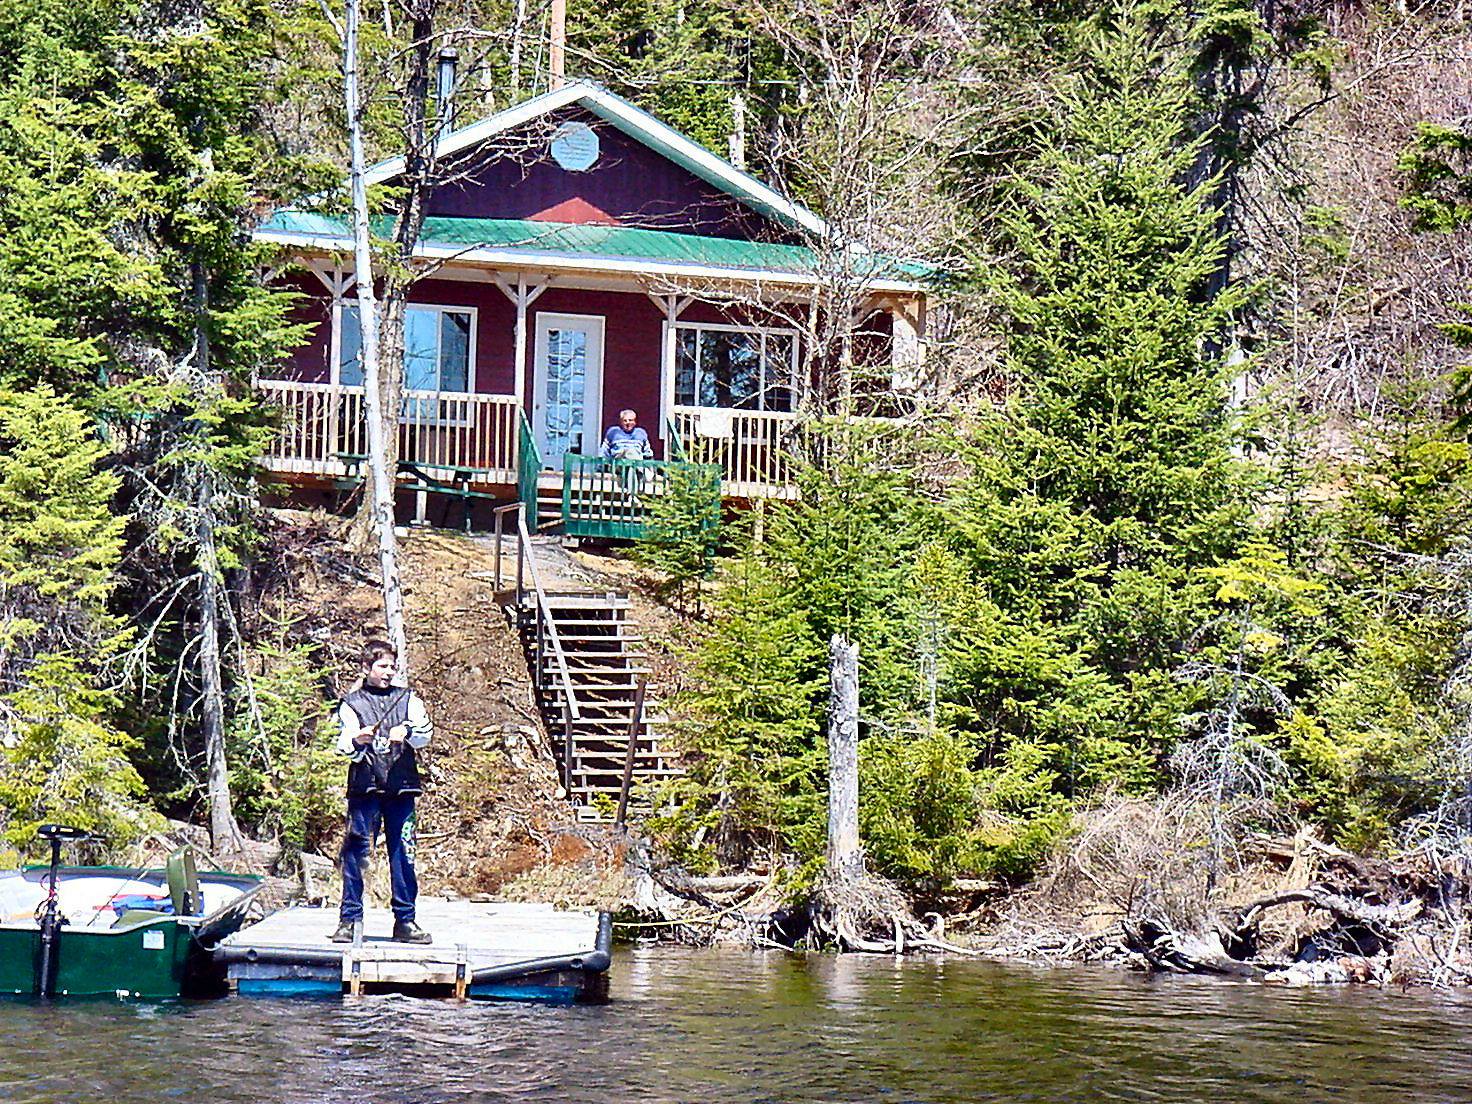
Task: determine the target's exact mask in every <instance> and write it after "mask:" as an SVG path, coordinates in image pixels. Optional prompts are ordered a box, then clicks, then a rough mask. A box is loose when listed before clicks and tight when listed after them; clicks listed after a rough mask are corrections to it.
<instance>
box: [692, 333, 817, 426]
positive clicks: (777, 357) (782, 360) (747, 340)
mask: <svg viewBox="0 0 1472 1104" xmlns="http://www.w3.org/2000/svg"><path fill="white" fill-rule="evenodd" d="M675 338H676V340H675V404H676V405H677V406H713V407H730V408H733V409H736V410H779V411H790V410H791V409H792V405H793V395H794V393H795V388H794V381H795V380H796V379H797V333H796V331H795V330H768V329H757V328H752V327H743V326H721V325H713V324H706V323H695V322H681V323H679V324H677V325H676V326H675Z"/></svg>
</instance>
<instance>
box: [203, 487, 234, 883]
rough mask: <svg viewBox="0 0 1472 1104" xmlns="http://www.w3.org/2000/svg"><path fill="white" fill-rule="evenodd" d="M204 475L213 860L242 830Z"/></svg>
mask: <svg viewBox="0 0 1472 1104" xmlns="http://www.w3.org/2000/svg"><path fill="white" fill-rule="evenodd" d="M210 497H211V496H210V479H209V473H208V472H202V473H201V474H200V479H199V491H198V497H197V501H196V505H197V507H198V510H199V532H198V541H199V563H198V567H199V681H200V697H201V700H200V710H199V717H200V731H201V735H202V736H203V737H204V754H205V763H206V766H207V775H206V778H207V781H206V784H205V793H206V795H207V801H208V802H209V813H210V846H211V847H212V848H213V850H214V851H215V853H216V854H220V853H222V852H230V851H238V850H239V849H240V828H239V827H238V826H237V825H236V823H235V810H234V807H233V804H232V802H231V800H230V771H229V763H228V762H227V760H226V756H225V686H224V679H223V678H222V677H221V673H220V591H221V589H222V588H221V586H220V559H219V555H218V552H217V550H216V548H215V531H214V530H215V516H214V510H213V509H212V505H213V504H212V502H211V500H210Z"/></svg>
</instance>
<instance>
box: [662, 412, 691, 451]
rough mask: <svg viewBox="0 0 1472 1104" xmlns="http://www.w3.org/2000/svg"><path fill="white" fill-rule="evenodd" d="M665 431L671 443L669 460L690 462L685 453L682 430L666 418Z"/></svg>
mask: <svg viewBox="0 0 1472 1104" xmlns="http://www.w3.org/2000/svg"><path fill="white" fill-rule="evenodd" d="M664 431H665V436H666V439H667V440H668V442H669V458H670V459H671V460H689V459H690V457H689V455H688V454H687V453H686V452H685V442H684V441H683V440H682V439H681V437H680V429H679V427H678V426H677V425H675V423H674V422H672V421H670V419H668V418H666V419H665V420H664Z"/></svg>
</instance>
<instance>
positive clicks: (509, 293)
mask: <svg viewBox="0 0 1472 1104" xmlns="http://www.w3.org/2000/svg"><path fill="white" fill-rule="evenodd" d="M496 286H497V287H498V288H500V289H501V294H502V295H504V296H506V298H507V299H510V300H511V302H512V304H513V305H514V306H515V307H516V329H515V335H514V342H513V344H514V351H513V353H512V356H513V357H514V358H515V364H514V368H513V371H514V376H513V379H514V380H515V383H514V384H513V387H512V389H513V390H514V391H515V393H516V409H517V410H519V411H520V410H525V409H526V345H527V338H526V313H527V308H528V307H530V306H531V305H532V304H533V303H535V302H536V301H537V298H538V297H539V296H540V295H541V294H542V292H544V291H546V290H547V284H546V283H542V284H535V285H531V284H528V283H527V282H526V276H525V275H524V274H522V275H518V276H517V277H516V284H515V286H514V287H513V286H512V285H511V284H510V283H508V282H507V281H506V280H504V279H502V278H501V277H500V276H497V277H496Z"/></svg>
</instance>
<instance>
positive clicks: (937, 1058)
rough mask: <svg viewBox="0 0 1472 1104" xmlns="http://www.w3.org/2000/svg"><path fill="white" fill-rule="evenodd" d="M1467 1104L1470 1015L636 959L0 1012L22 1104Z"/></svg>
mask: <svg viewBox="0 0 1472 1104" xmlns="http://www.w3.org/2000/svg"><path fill="white" fill-rule="evenodd" d="M175 1100H182V1101H193V1102H200V1104H277V1102H279V1104H319V1102H333V1104H336V1102H342V1104H357V1102H383V1104H410V1102H413V1104H437V1102H450V1101H455V1102H460V1101H538V1102H540V1101H546V1102H558V1104H563V1102H583V1101H587V1102H598V1104H619V1102H624V1101H638V1102H641V1104H663V1102H679V1104H720V1102H726V1101H742V1102H749V1101H774V1102H783V1104H793V1102H807V1101H822V1102H825V1104H836V1102H843V1101H894V1102H897V1104H898V1102H910V1101H927V1102H941V1101H955V1102H973V1101H1045V1102H1062V1101H1115V1100H1119V1101H1170V1102H1172V1104H1178V1102H1190V1101H1213V1102H1216V1101H1223V1102H1237V1101H1271V1102H1274V1104H1310V1102H1316V1101H1354V1102H1364V1104H1375V1102H1379V1101H1385V1102H1391V1101H1394V1102H1396V1104H1405V1102H1408V1101H1472V999H1468V998H1467V997H1464V996H1460V995H1452V996H1444V995H1442V996H1439V995H1431V994H1424V993H1416V992H1411V993H1399V992H1380V991H1378V990H1365V989H1348V988H1340V989H1316V990H1283V989H1271V988H1265V987H1262V986H1255V985H1249V984H1245V983H1239V982H1230V981H1219V980H1214V979H1202V978H1176V977H1170V978H1158V979H1149V978H1145V977H1141V976H1138V975H1132V974H1125V973H1118V972H1114V971H1109V970H1103V969H1082V968H1080V969H1032V968H1028V967H1021V966H1001V965H995V964H990V963H978V962H970V961H958V960H955V959H950V960H947V961H944V962H941V961H937V960H928V961H927V960H907V961H904V962H895V961H893V960H891V959H887V958H867V957H833V956H811V957H807V958H802V957H795V956H788V955H784V954H781V953H780V952H772V953H755V954H753V953H744V952H738V951H729V950H722V951H693V950H684V949H679V948H668V947H662V948H647V949H629V948H621V949H619V950H618V951H617V952H616V954H615V959H614V969H613V978H612V1000H611V1001H610V1002H609V1003H608V1004H606V1005H599V1006H581V1007H545V1006H535V1005H517V1004H504V1003H500V1004H498V1003H474V1004H464V1005H459V1004H455V1003H453V1002H439V1001H423V1000H416V999H412V998H408V997H400V996H371V997H363V998H358V999H342V1000H338V999H330V1000H323V999H313V1000H286V999H262V998H243V997H229V998H226V999H223V1000H218V1001H209V1002H199V1003H182V1004H160V1005H146V1004H127V1003H118V1002H112V1001H98V1002H76V1003H65V1002H63V1003H58V1004H55V1005H51V1006H47V1005H41V1004H37V1003H31V1002H26V1003H0V1101H4V1102H5V1104H61V1102H67V1104H71V1102H78V1104H82V1102H85V1104H159V1102H166V1101H175Z"/></svg>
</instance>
